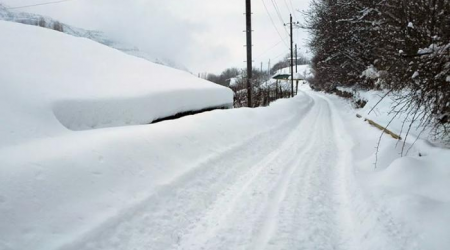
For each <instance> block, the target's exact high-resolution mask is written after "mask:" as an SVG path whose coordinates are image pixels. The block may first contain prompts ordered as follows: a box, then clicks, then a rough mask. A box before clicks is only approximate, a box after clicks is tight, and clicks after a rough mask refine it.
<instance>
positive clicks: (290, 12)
mask: <svg viewBox="0 0 450 250" xmlns="http://www.w3.org/2000/svg"><path fill="white" fill-rule="evenodd" d="M283 1H284V5H285V6H286V8H287V10H288V12H289V14H292V11H291V8H290V7H289V5H288V4H287V2H286V0H283Z"/></svg>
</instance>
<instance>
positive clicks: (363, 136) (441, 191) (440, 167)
mask: <svg viewBox="0 0 450 250" xmlns="http://www.w3.org/2000/svg"><path fill="white" fill-rule="evenodd" d="M358 93H360V95H361V96H362V97H363V98H365V99H367V100H368V101H369V102H368V105H367V106H366V107H365V108H364V109H363V110H354V109H353V108H352V107H351V105H350V104H344V102H345V101H344V100H342V99H339V98H338V97H334V96H333V97H330V98H332V99H334V102H335V103H340V104H339V106H341V108H339V110H341V112H342V115H343V116H344V117H346V118H345V120H346V123H347V130H348V131H349V133H351V134H352V135H353V138H354V140H355V141H354V144H355V146H354V148H353V154H354V162H355V169H354V172H355V174H356V177H357V180H358V181H359V182H360V184H361V185H362V186H363V187H364V188H365V192H366V193H367V195H368V197H372V198H371V199H373V200H374V201H375V203H376V204H377V205H378V206H379V208H376V207H374V208H373V209H381V210H385V211H388V212H389V216H394V217H395V218H396V219H397V220H398V222H400V223H402V224H401V225H398V226H400V227H402V228H403V231H404V232H408V233H409V234H412V235H415V236H416V237H417V241H418V242H420V244H421V245H419V246H417V247H418V248H417V249H436V250H440V249H448V247H449V246H450V238H449V237H448V232H449V231H450V226H449V225H450V193H449V192H448V191H449V190H450V150H449V149H445V148H440V147H437V146H433V145H432V144H430V143H429V142H428V141H427V140H424V139H419V140H417V141H416V137H415V135H416V133H417V132H418V130H416V129H414V130H413V131H412V135H411V137H410V138H409V139H408V140H407V142H406V143H405V150H404V155H405V154H406V152H408V154H406V156H404V157H401V152H402V147H403V141H397V140H394V139H393V138H392V137H390V136H389V135H386V134H385V135H383V137H382V140H381V144H380V145H379V146H378V145H377V144H378V141H379V139H380V136H381V131H380V130H378V129H376V128H374V127H372V126H370V125H369V124H368V123H367V122H364V120H363V119H358V118H356V117H355V114H356V113H359V114H361V115H363V116H365V117H368V118H370V119H373V120H374V121H376V122H377V123H380V124H382V125H387V124H388V123H389V122H390V120H391V119H392V116H391V115H389V114H388V113H387V112H388V111H389V110H390V105H391V102H392V101H391V100H390V99H389V98H387V99H386V101H385V102H381V103H380V104H379V105H378V106H377V108H375V109H374V112H373V113H371V114H370V115H368V114H367V113H368V111H370V110H371V109H372V108H373V106H374V105H375V104H376V103H377V102H378V100H379V99H380V97H381V96H383V95H384V93H382V92H376V91H371V92H358ZM402 122H403V121H402V118H401V117H399V118H397V119H394V120H393V122H392V123H391V125H390V126H389V129H390V130H393V131H394V132H396V133H399V132H400V131H401V126H402ZM404 133H405V132H404V131H403V133H402V136H403V137H404ZM422 137H423V138H426V137H427V136H426V133H425V134H422ZM414 142H415V144H414V145H413V143H414ZM377 149H378V153H377ZM375 164H376V165H375ZM405 240H406V239H405Z"/></svg>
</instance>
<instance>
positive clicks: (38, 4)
mask: <svg viewBox="0 0 450 250" xmlns="http://www.w3.org/2000/svg"><path fill="white" fill-rule="evenodd" d="M69 1H74V0H60V1H53V2H44V3H37V4H31V5H24V6H16V7H9V8H6V9H8V10H14V9H23V8H30V7H36V6H42V5H50V4H58V3H64V2H69Z"/></svg>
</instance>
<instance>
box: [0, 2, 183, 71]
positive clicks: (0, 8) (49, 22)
mask: <svg viewBox="0 0 450 250" xmlns="http://www.w3.org/2000/svg"><path fill="white" fill-rule="evenodd" d="M0 20H4V21H10V22H18V23H23V24H28V25H39V23H40V22H42V23H41V25H42V26H44V27H46V28H49V29H53V28H54V27H55V25H60V26H61V28H62V29H63V30H62V32H64V33H66V34H69V35H72V36H76V37H84V38H87V39H90V40H92V41H96V42H98V43H101V44H103V45H106V46H108V47H111V48H114V49H117V50H120V51H122V52H124V53H127V54H129V55H132V56H136V57H140V58H143V59H146V60H149V61H151V62H154V63H158V64H161V65H165V66H168V67H171V68H174V69H179V70H184V71H186V72H189V69H188V68H187V67H186V66H185V65H183V64H181V63H178V62H175V61H174V60H171V59H168V58H161V57H156V56H154V55H152V53H149V52H147V51H143V50H142V49H140V48H137V47H136V46H132V45H130V44H126V43H123V42H119V41H116V40H114V39H111V38H110V37H108V35H107V34H105V33H103V32H101V31H98V30H85V29H81V28H78V27H74V26H71V25H67V24H65V23H61V22H59V21H57V20H54V19H52V18H49V17H46V16H42V15H38V14H34V13H27V12H20V11H17V10H9V9H7V7H6V6H4V5H2V3H0ZM153 53H155V51H153Z"/></svg>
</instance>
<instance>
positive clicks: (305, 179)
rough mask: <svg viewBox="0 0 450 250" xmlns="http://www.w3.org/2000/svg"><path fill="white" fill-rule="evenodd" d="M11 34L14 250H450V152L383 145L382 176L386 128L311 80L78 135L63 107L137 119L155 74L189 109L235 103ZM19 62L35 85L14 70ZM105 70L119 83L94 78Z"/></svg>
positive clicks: (5, 100) (4, 86) (5, 28)
mask: <svg viewBox="0 0 450 250" xmlns="http://www.w3.org/2000/svg"><path fill="white" fill-rule="evenodd" d="M0 31H1V34H2V35H3V34H5V36H4V37H3V36H2V39H1V40H0V43H1V45H2V46H0V54H1V55H6V58H7V59H8V60H5V59H3V57H0V65H2V67H5V69H6V70H4V71H3V70H2V71H0V84H1V85H0V86H1V90H2V91H1V92H0V97H1V99H0V100H1V103H0V104H1V105H0V115H1V116H2V118H4V120H3V122H2V124H1V125H0V126H2V127H1V130H0V136H1V138H2V141H1V144H0V249H1V250H29V249H33V250H85V249H86V250H87V249H95V250H101V249H105V250H119V249H120V250H123V249H135V250H144V249H145V250H149V249H150V250H151V249H258V250H259V249H276V250H279V249H311V250H312V249H314V250H316V249H337V250H339V249H342V250H361V249H364V250H379V249H383V250H399V249H405V250H422V249H427V250H429V249H430V250H434V249H435V250H441V249H449V248H450V238H449V237H448V232H449V231H450V226H449V225H450V193H449V192H448V190H450V168H449V164H448V163H449V162H450V152H449V150H447V149H442V148H438V147H433V146H431V145H428V144H426V143H423V142H420V143H419V144H416V145H415V146H414V147H413V149H412V150H411V151H410V154H409V155H408V156H406V157H403V158H400V157H399V155H398V152H399V147H398V146H396V141H395V140H393V139H392V138H390V137H389V136H387V135H384V136H383V142H384V143H383V144H381V147H380V150H379V154H378V157H379V160H378V164H377V168H376V169H375V168H374V165H373V163H374V162H375V160H374V159H375V152H376V149H375V146H376V143H377V141H378V138H379V136H380V131H378V130H377V129H375V128H373V127H370V126H369V125H368V124H367V123H365V122H364V121H363V120H362V119H358V118H356V117H355V112H356V111H355V110H353V109H352V108H351V106H350V104H348V103H346V102H345V101H343V100H342V99H339V98H338V97H335V96H330V95H325V94H322V93H315V92H312V91H311V90H310V89H309V87H308V86H307V85H306V84H305V85H301V86H300V90H301V91H300V92H299V94H298V95H297V96H296V97H295V98H292V99H283V100H279V101H277V102H274V103H272V104H271V106H269V107H266V108H257V109H247V108H242V109H231V110H216V111H212V112H206V113H202V114H198V115H195V116H187V117H184V118H181V119H178V120H172V121H165V122H161V123H157V124H151V125H145V126H138V125H135V126H133V125H130V126H120V127H109V128H103V129H95V130H84V131H70V130H68V129H66V128H64V126H62V125H60V124H59V123H58V120H57V119H56V117H55V115H54V110H55V107H59V106H58V103H63V104H64V105H62V107H65V108H66V109H65V110H67V111H68V112H70V111H72V110H73V109H75V110H77V109H76V108H75V107H77V106H75V104H77V105H79V104H85V103H88V104H91V103H103V102H105V101H112V103H115V101H118V100H120V105H116V106H114V109H118V110H121V109H122V107H123V106H127V107H130V108H129V110H135V109H136V107H137V106H133V105H131V106H128V104H127V103H128V101H131V100H136V96H138V97H146V91H150V89H153V87H154V86H155V85H153V82H151V83H149V84H150V85H151V86H152V88H150V87H148V88H145V87H143V86H142V85H144V86H147V85H146V84H147V83H146V84H142V85H141V84H137V85H136V84H135V82H136V81H135V80H140V79H143V78H144V76H145V79H146V80H148V79H154V78H152V77H155V76H153V74H150V73H148V74H147V73H146V72H147V71H149V72H155V71H156V69H158V70H157V72H167V74H168V75H170V79H172V78H173V79H177V81H176V82H177V83H172V82H171V81H170V80H168V79H167V78H166V77H159V75H158V78H156V79H159V80H160V81H162V82H164V84H163V86H168V87H169V89H170V90H171V91H169V93H173V92H176V91H175V89H177V90H178V89H179V88H181V86H184V85H185V84H188V86H189V88H188V89H189V90H190V91H192V92H189V91H188V92H183V96H182V97H178V99H177V100H180V103H183V105H188V104H190V103H192V102H194V103H195V101H192V100H191V99H183V98H187V97H185V96H184V95H188V97H192V98H194V99H198V100H199V102H202V104H205V102H206V101H207V100H209V98H210V97H209V96H211V95H212V96H214V95H217V96H216V97H215V99H214V100H215V101H217V99H221V98H224V100H228V99H229V96H228V90H226V89H224V88H220V87H218V86H215V85H210V84H209V83H206V82H204V81H201V80H199V79H197V78H194V77H191V76H189V75H187V74H186V73H183V72H179V71H175V70H172V69H166V68H164V67H162V66H157V65H153V64H149V63H148V62H146V61H141V60H140V59H136V58H133V57H128V56H126V55H123V54H122V53H120V56H119V54H116V52H113V51H112V50H111V49H107V48H106V49H105V48H104V47H103V46H101V45H97V44H95V45H93V44H92V42H91V41H88V40H86V39H77V38H73V37H70V38H68V37H67V36H66V35H64V34H59V33H56V34H57V35H55V32H52V31H47V30H43V29H38V28H35V27H25V26H20V25H18V24H9V23H4V22H0ZM19 31H20V32H19ZM33 34H38V36H36V35H33ZM38 37H39V38H38ZM5 38H6V39H5ZM14 38H15V39H14ZM47 38H48V39H47ZM27 41H33V42H32V43H30V44H27V43H26V42H27ZM13 42H14V43H13ZM61 43H63V44H64V45H65V46H61ZM17 46H18V47H20V48H22V50H18V49H13V48H17ZM30 47H31V48H35V50H30ZM5 48H8V49H5ZM69 51H70V52H69ZM86 51H90V52H92V56H88V57H87V56H86V57H87V58H88V59H85V58H84V57H83V55H86ZM50 52H52V53H53V54H51V53H50ZM73 52H77V53H78V54H79V57H82V58H79V57H76V56H74V55H73ZM117 53H119V52H117ZM25 54H26V55H28V57H26V56H25ZM38 54H39V55H38ZM55 54H56V55H58V56H57V57H55V56H54V55H55ZM78 54H77V55H78ZM13 55H14V56H13ZM56 58H57V59H56ZM99 58H104V60H102V65H103V67H104V68H105V69H102V67H101V66H99V65H97V64H96V63H94V62H97V60H98V59H99ZM69 59H71V60H69ZM30 61H31V62H30ZM55 61H57V62H58V64H55V63H54V62H55ZM68 61H70V62H72V61H74V62H73V63H71V64H68ZM111 61H112V62H114V64H113V65H112V66H111V65H110V62H111ZM5 62H8V63H7V64H5ZM33 62H34V63H33ZM44 62H45V63H44ZM82 63H85V64H87V65H88V66H89V67H87V66H86V67H84V66H80V64H82ZM141 64H142V65H141ZM11 65H14V66H15V67H13V66H11ZM19 65H21V67H22V68H23V69H24V70H23V72H26V73H23V72H11V71H17V68H18V67H19ZM59 65H64V66H66V67H62V66H59ZM31 66H34V67H35V68H33V67H31ZM131 66H132V67H131ZM111 67H112V69H111ZM154 67H156V69H154ZM91 68H92V70H91V71H90V70H89V69H91ZM13 69H14V70H13ZM69 69H72V70H71V71H69ZM107 69H108V70H107ZM43 70H45V72H46V73H47V74H49V75H50V76H47V75H46V74H44V73H42V72H44V71H43ZM68 71H69V72H71V74H69V75H67V73H68ZM73 71H76V72H79V73H80V74H73ZM94 71H95V72H103V73H104V74H105V75H106V76H109V77H106V76H103V75H102V76H97V75H96V78H95V79H96V80H97V81H95V82H89V79H92V78H93V77H94V76H93V75H94V74H93V72H94ZM111 72H112V73H111ZM118 72H127V74H126V76H122V75H121V74H119V73H118ZM110 74H111V75H110ZM104 77H106V79H108V80H109V82H108V84H107V83H104V81H103V80H104ZM190 77H191V78H192V79H191V78H190ZM11 79H13V80H14V81H12V80H11ZM124 79H128V81H125V82H126V86H128V87H129V88H125V89H124V88H119V86H122V87H123V85H122V84H119V80H124ZM189 79H191V80H192V84H193V86H196V87H197V86H199V87H198V88H196V87H195V88H194V87H192V86H191V85H189V84H190V83H191V82H190V80H189ZM6 80H8V81H6ZM41 80H45V81H41ZM63 80H64V81H63ZM83 80H84V81H83ZM179 81H183V83H178V82H179ZM86 82H88V83H86ZM158 82H159V81H158ZM68 83H71V84H74V83H76V84H74V85H73V86H72V85H70V84H68ZM94 83H95V84H94ZM99 83H104V84H105V86H104V85H102V84H100V87H101V88H100V87H99V86H97V84H99ZM58 84H61V85H63V87H64V88H63V87H59V86H58ZM77 84H78V85H77ZM136 86H137V87H136ZM156 86H159V85H156ZM207 86H211V89H210V88H209V87H207ZM48 87H52V88H48ZM97 88H98V89H97ZM86 89H88V90H89V93H92V94H91V95H90V96H87V97H86V96H85V93H86ZM83 90H84V91H83ZM206 90H207V91H206ZM205 91H206V92H207V93H205ZM150 92H151V91H150ZM197 92H203V93H202V95H194V94H192V96H190V94H191V93H197ZM151 93H153V92H151ZM162 93H165V92H158V94H162ZM215 93H217V94H215ZM72 99H75V101H74V103H75V104H73V103H70V102H68V101H67V100H72ZM86 99H87V100H89V102H86ZM143 99H146V98H143ZM143 99H140V98H138V99H137V100H138V103H140V102H141V101H142V100H143ZM200 100H201V101H200ZM67 103H69V104H70V105H69V104H67ZM71 105H74V106H71ZM100 106H101V107H103V106H102V105H100ZM138 106H140V105H138ZM93 107H97V106H95V105H93ZM161 108H162V107H160V106H158V108H157V109H156V110H160V109H161ZM178 108H179V107H178ZM56 110H57V109H56ZM108 110H109V109H108ZM152 110H153V109H152ZM84 111H85V110H84ZM111 112H112V113H114V112H115V110H111ZM63 113H65V112H63ZM95 117H96V116H95ZM77 119H78V118H77ZM74 121H77V120H74ZM3 138H6V140H3ZM13 139H14V140H13ZM19 139H21V140H19ZM408 143H409V142H408ZM419 153H420V156H419Z"/></svg>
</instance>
